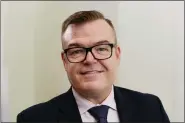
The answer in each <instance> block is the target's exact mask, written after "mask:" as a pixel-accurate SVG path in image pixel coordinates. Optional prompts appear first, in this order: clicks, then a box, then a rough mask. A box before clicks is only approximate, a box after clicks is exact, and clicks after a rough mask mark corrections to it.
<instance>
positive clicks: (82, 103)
mask: <svg viewBox="0 0 185 123" xmlns="http://www.w3.org/2000/svg"><path fill="white" fill-rule="evenodd" d="M72 92H73V95H74V97H75V100H76V103H77V105H78V109H79V111H80V114H83V113H85V112H87V111H88V110H89V109H90V108H92V107H94V106H98V105H107V106H109V107H110V108H112V109H113V110H117V108H116V102H115V99H114V87H113V86H112V90H111V92H110V94H109V96H108V97H107V98H106V99H105V100H104V101H103V102H102V103H101V104H97V105H96V104H93V103H92V102H90V101H89V100H87V99H85V98H84V97H82V96H81V95H79V94H78V93H77V92H76V91H75V89H74V88H72Z"/></svg>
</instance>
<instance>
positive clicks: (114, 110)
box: [17, 11, 170, 123]
mask: <svg viewBox="0 0 185 123" xmlns="http://www.w3.org/2000/svg"><path fill="white" fill-rule="evenodd" d="M62 46H63V49H64V51H63V52H62V53H61V57H62V60H63V64H64V67H65V70H66V72H67V75H68V78H69V81H70V83H71V88H70V89H69V90H68V91H67V92H66V93H64V94H61V95H59V96H58V97H55V98H53V99H51V100H50V101H48V102H45V103H41V104H37V105H35V106H32V107H30V108H28V109H26V110H24V111H22V112H21V113H19V114H18V116H17V122H49V121H50V122H99V123H106V122H170V121H169V118H168V116H167V114H166V112H165V110H164V108H163V105H162V103H161V101H160V99H159V98H158V97H156V96H154V95H151V94H144V93H140V92H136V91H132V90H129V89H125V88H121V87H116V86H114V82H115V80H116V75H117V73H116V72H117V68H118V66H119V63H120V54H121V49H120V47H119V46H118V44H117V40H116V33H115V29H114V27H113V24H112V22H111V21H110V20H109V19H106V18H104V16H103V14H101V13H100V12H98V11H79V12H76V13H74V14H73V15H71V16H69V17H68V18H67V19H66V20H65V21H64V23H63V25H62Z"/></svg>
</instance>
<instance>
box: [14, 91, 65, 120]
mask: <svg viewBox="0 0 185 123" xmlns="http://www.w3.org/2000/svg"><path fill="white" fill-rule="evenodd" d="M64 95H65V93H64V94H61V95H59V96H56V97H54V98H52V99H50V100H48V101H46V102H42V103H38V104H35V105H33V106H30V107H28V108H26V109H24V110H23V111H21V112H20V113H19V114H18V115H17V121H18V122H19V121H27V120H30V119H32V120H33V121H34V119H35V118H38V117H39V118H41V119H42V117H47V116H48V118H49V117H51V116H49V115H51V114H54V113H55V112H56V111H57V103H58V100H60V99H61V98H62V97H63V96H64ZM43 114H44V115H43ZM37 120H38V119H37Z"/></svg>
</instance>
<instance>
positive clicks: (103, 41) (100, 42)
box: [68, 40, 109, 48]
mask: <svg viewBox="0 0 185 123" xmlns="http://www.w3.org/2000/svg"><path fill="white" fill-rule="evenodd" d="M107 43H109V41H107V40H102V41H98V42H96V43H94V44H93V45H98V44H107ZM70 47H85V46H84V45H83V44H80V43H71V44H69V45H68V48H70Z"/></svg>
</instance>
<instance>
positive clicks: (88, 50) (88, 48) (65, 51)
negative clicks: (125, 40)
mask: <svg viewBox="0 0 185 123" xmlns="http://www.w3.org/2000/svg"><path fill="white" fill-rule="evenodd" d="M100 45H109V46H110V47H111V54H110V56H109V57H107V58H104V59H98V58H96V57H95V55H94V54H93V52H92V48H94V47H96V46H100ZM115 46H116V43H114V44H113V43H109V44H98V45H94V46H92V47H87V48H85V47H72V48H67V49H65V50H64V53H65V55H66V57H67V60H68V61H69V62H70V63H80V62H83V61H85V59H86V57H87V54H88V52H91V54H92V55H93V57H94V59H96V60H105V59H109V58H110V57H111V56H112V49H113V47H115ZM74 48H83V49H85V51H86V55H85V57H84V59H83V60H81V61H79V62H72V61H70V60H69V58H68V56H67V51H68V50H70V49H74Z"/></svg>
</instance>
